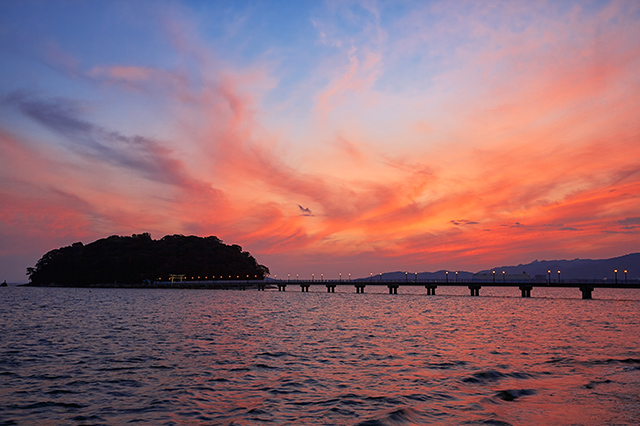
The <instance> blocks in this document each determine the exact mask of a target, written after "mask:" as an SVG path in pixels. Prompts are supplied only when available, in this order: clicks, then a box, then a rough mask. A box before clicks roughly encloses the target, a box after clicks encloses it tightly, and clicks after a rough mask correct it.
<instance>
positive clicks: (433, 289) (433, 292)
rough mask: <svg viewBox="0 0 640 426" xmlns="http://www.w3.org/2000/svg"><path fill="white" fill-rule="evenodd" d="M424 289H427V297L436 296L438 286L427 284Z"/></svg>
mask: <svg viewBox="0 0 640 426" xmlns="http://www.w3.org/2000/svg"><path fill="white" fill-rule="evenodd" d="M424 288H426V289H427V296H435V295H436V288H438V286H437V285H434V284H427V285H425V286H424Z"/></svg>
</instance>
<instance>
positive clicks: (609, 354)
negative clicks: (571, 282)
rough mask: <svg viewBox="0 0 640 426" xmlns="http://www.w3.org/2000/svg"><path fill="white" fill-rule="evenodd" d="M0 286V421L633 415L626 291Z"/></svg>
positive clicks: (571, 419) (630, 297)
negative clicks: (476, 293) (586, 294)
mask: <svg viewBox="0 0 640 426" xmlns="http://www.w3.org/2000/svg"><path fill="white" fill-rule="evenodd" d="M323 290H324V288H321V287H312V289H311V292H309V293H301V292H300V291H299V289H297V291H296V289H295V288H294V286H289V288H288V289H287V291H286V292H278V291H274V290H268V291H265V292H258V291H255V290H247V291H232V290H228V291H225V290H162V289H74V288H25V287H8V288H0V301H1V303H0V425H13V424H16V425H122V424H135V425H147V424H148V425H255V424H273V425H282V424H292V425H293V424H295V425H297V424H301V425H314V424H327V425H418V424H451V425H509V424H511V425H531V424H555V425H636V424H639V423H640V290H600V289H596V290H595V291H594V294H593V297H594V299H593V300H582V299H580V292H579V291H578V290H577V289H538V288H536V289H534V291H533V294H532V296H533V297H532V298H521V297H519V290H518V289H509V288H504V289H503V288H495V289H490V288H483V289H482V290H481V296H480V297H470V296H468V295H467V291H468V290H466V289H462V288H445V287H441V288H438V292H439V293H440V294H438V295H437V296H427V295H426V294H425V291H424V289H422V291H421V290H420V289H419V288H403V287H401V288H400V290H399V293H400V294H398V295H389V294H386V292H387V289H386V288H374V287H367V290H366V291H367V293H365V294H356V293H355V291H354V289H353V288H352V287H339V288H338V289H337V293H335V294H327V293H325V292H324V291H323Z"/></svg>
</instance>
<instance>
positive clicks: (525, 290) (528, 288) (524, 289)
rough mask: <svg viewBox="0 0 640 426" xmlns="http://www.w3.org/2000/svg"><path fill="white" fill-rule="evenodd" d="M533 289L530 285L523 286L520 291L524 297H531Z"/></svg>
mask: <svg viewBox="0 0 640 426" xmlns="http://www.w3.org/2000/svg"><path fill="white" fill-rule="evenodd" d="M532 289H533V287H532V286H530V285H521V286H520V291H521V292H522V297H531V290H532Z"/></svg>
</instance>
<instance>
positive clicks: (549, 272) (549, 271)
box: [547, 269, 551, 285]
mask: <svg viewBox="0 0 640 426" xmlns="http://www.w3.org/2000/svg"><path fill="white" fill-rule="evenodd" d="M547 274H549V285H551V269H549V270H547Z"/></svg>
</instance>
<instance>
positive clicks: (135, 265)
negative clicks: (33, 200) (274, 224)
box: [27, 233, 269, 287]
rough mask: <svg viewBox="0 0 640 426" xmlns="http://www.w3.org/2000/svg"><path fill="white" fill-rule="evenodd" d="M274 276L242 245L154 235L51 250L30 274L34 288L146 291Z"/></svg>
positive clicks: (28, 270)
mask: <svg viewBox="0 0 640 426" xmlns="http://www.w3.org/2000/svg"><path fill="white" fill-rule="evenodd" d="M268 273H269V269H268V268H267V267H266V266H263V265H260V264H258V262H257V261H256V260H255V259H254V258H253V256H251V255H250V254H249V253H248V252H245V251H242V247H240V246H239V245H236V244H233V245H227V244H224V243H223V242H222V241H221V240H219V239H218V238H217V237H213V236H212V237H204V238H203V237H196V236H184V235H167V236H165V237H163V238H162V239H160V240H153V239H151V236H150V235H149V234H148V233H144V234H134V235H132V236H130V237H121V236H118V235H112V236H110V237H108V238H103V239H100V240H97V241H95V242H93V243H90V244H86V245H84V244H83V243H80V242H78V243H74V244H72V245H70V246H67V247H62V248H59V249H55V250H51V251H50V252H48V253H47V254H45V255H44V256H42V258H40V260H38V262H37V263H36V266H35V267H33V268H27V275H28V276H29V284H28V285H31V286H65V287H68V286H71V287H89V286H101V287H102V286H109V287H113V286H135V287H138V286H145V285H150V284H152V283H154V282H156V281H168V280H169V279H170V275H172V274H174V275H184V276H185V279H186V280H191V279H198V278H200V279H205V277H207V278H208V279H212V278H214V277H215V279H224V280H229V279H232V280H234V279H238V280H262V279H264V277H265V275H266V274H268Z"/></svg>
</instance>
